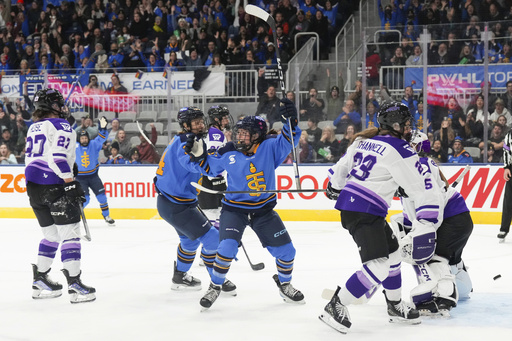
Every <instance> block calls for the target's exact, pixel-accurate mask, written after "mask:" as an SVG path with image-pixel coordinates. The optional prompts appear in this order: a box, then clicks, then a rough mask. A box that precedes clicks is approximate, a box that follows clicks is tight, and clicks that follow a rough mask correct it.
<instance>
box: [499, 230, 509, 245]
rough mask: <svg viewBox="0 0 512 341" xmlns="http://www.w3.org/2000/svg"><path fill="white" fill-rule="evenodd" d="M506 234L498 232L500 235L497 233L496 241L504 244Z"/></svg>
mask: <svg viewBox="0 0 512 341" xmlns="http://www.w3.org/2000/svg"><path fill="white" fill-rule="evenodd" d="M507 234H508V232H503V231H500V233H498V240H499V242H500V243H504V242H505V238H506V237H507Z"/></svg>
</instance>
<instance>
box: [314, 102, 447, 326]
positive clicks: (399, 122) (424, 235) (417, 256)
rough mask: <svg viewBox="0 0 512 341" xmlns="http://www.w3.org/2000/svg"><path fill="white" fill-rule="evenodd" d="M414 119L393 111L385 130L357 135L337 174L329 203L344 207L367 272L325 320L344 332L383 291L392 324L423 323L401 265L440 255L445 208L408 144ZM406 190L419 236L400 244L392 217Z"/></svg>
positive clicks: (401, 109)
mask: <svg viewBox="0 0 512 341" xmlns="http://www.w3.org/2000/svg"><path fill="white" fill-rule="evenodd" d="M411 121H412V115H411V113H410V112H409V109H408V108H407V106H405V105H404V104H402V103H396V102H392V103H386V104H384V105H383V106H382V107H381V110H380V112H379V114H378V122H379V125H380V128H369V129H366V130H365V131H363V132H361V133H359V134H357V135H356V136H355V140H354V141H353V142H352V144H351V145H350V146H349V148H348V150H347V153H346V154H345V155H344V156H343V157H342V158H341V159H340V161H338V163H337V164H336V165H334V167H333V168H332V169H330V170H329V172H330V183H329V185H328V188H327V193H326V194H327V196H328V197H329V199H332V200H337V202H336V205H335V207H336V209H338V210H340V211H341V219H342V225H343V227H344V228H345V229H347V230H348V231H349V232H350V234H351V236H352V238H353V239H354V241H355V242H356V244H357V246H358V249H359V255H360V257H361V261H362V267H361V268H360V269H359V270H358V271H356V272H355V273H354V274H353V275H352V276H351V277H350V278H349V279H348V281H347V282H346V283H345V285H344V286H343V287H341V288H340V287H338V289H337V290H336V293H335V294H334V296H333V297H332V299H331V301H330V302H329V303H328V304H327V306H326V307H325V309H324V310H325V311H324V313H323V314H322V315H320V319H321V320H322V321H324V322H325V323H327V324H328V325H329V326H331V327H332V328H334V329H336V330H338V331H339V332H342V333H346V332H347V331H348V328H349V327H350V325H351V321H350V317H349V314H348V309H347V308H346V306H347V305H349V304H352V303H354V302H355V301H356V300H357V299H358V298H359V297H361V296H363V295H364V294H366V293H367V292H371V291H372V290H375V288H376V287H378V285H379V284H381V285H382V286H383V287H384V289H385V290H384V295H385V297H386V302H387V311H388V315H389V316H390V322H405V323H411V324H418V323H420V322H421V321H420V319H419V313H418V311H417V310H415V309H413V308H412V307H411V306H409V305H408V304H407V303H405V302H403V301H402V299H401V296H402V294H401V289H402V288H401V287H402V280H401V271H400V264H401V260H402V259H404V260H406V261H408V262H411V263H415V264H422V263H425V262H427V261H428V260H429V259H430V258H431V257H432V256H433V254H434V250H435V239H436V232H435V228H434V224H435V223H436V222H437V218H438V211H439V205H440V200H439V196H438V195H433V194H431V193H430V192H432V189H433V186H432V185H431V184H430V183H428V182H426V181H425V178H424V177H423V176H422V172H423V167H422V165H421V163H420V162H419V158H418V155H417V154H416V152H415V151H414V150H413V149H412V148H411V146H410V145H409V144H408V141H407V140H408V138H410V129H411V128H410V127H411ZM399 186H401V187H402V188H404V189H405V190H406V191H407V193H411V196H412V197H414V202H415V203H416V219H415V220H414V221H413V223H412V226H413V228H412V231H411V233H409V234H408V235H407V237H406V238H405V239H404V240H403V244H400V246H399V243H398V240H397V238H396V236H395V235H394V234H393V232H392V230H391V228H390V226H389V225H388V223H387V222H386V215H387V213H388V209H389V207H390V205H391V201H392V199H393V194H394V193H395V191H396V190H397V188H398V187H399Z"/></svg>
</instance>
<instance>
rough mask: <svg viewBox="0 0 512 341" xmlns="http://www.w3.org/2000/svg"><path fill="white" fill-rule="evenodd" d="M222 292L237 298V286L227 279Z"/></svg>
mask: <svg viewBox="0 0 512 341" xmlns="http://www.w3.org/2000/svg"><path fill="white" fill-rule="evenodd" d="M222 292H223V293H226V294H228V295H231V296H236V285H235V284H234V283H233V282H231V281H230V280H229V279H226V280H225V281H224V283H222Z"/></svg>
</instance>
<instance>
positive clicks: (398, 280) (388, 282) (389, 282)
mask: <svg viewBox="0 0 512 341" xmlns="http://www.w3.org/2000/svg"><path fill="white" fill-rule="evenodd" d="M382 286H383V287H384V289H388V290H396V289H400V288H401V287H402V276H398V275H394V276H389V277H388V278H386V279H385V280H384V281H383V282H382Z"/></svg>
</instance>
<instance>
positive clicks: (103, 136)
mask: <svg viewBox="0 0 512 341" xmlns="http://www.w3.org/2000/svg"><path fill="white" fill-rule="evenodd" d="M107 124H108V121H107V119H106V118H105V116H103V117H101V118H100V119H99V124H98V126H99V131H98V136H97V137H96V138H95V139H94V140H90V139H89V134H88V133H87V131H85V130H83V131H81V132H80V135H79V137H78V139H79V140H78V143H77V144H76V164H77V165H78V175H77V176H76V179H77V180H78V182H79V183H80V185H81V186H82V188H83V189H84V192H85V199H86V201H85V203H84V207H86V206H87V204H88V203H89V200H90V196H89V188H91V189H92V191H93V192H94V195H95V196H96V199H97V200H98V202H99V203H100V207H101V214H102V215H103V218H104V219H105V221H106V222H107V224H108V225H110V226H114V224H115V221H114V219H112V218H110V211H109V208H108V202H107V196H106V195H105V187H104V186H103V182H102V181H101V179H100V177H99V176H98V168H99V161H98V156H99V153H100V150H101V149H102V147H103V142H105V141H106V140H107V136H108V131H107ZM114 143H115V142H114Z"/></svg>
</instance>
